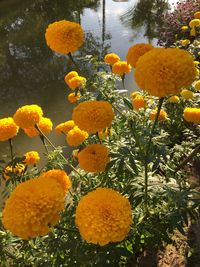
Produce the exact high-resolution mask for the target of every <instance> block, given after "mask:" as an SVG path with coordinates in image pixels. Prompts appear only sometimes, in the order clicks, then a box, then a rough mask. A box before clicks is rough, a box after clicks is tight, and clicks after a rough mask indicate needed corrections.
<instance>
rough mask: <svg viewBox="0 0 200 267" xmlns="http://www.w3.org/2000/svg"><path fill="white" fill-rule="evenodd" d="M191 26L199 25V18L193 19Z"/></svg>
mask: <svg viewBox="0 0 200 267" xmlns="http://www.w3.org/2000/svg"><path fill="white" fill-rule="evenodd" d="M189 26H190V28H194V27H198V26H200V20H199V19H193V20H191V21H190V22H189Z"/></svg>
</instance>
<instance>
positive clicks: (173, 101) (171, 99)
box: [168, 95, 180, 103]
mask: <svg viewBox="0 0 200 267" xmlns="http://www.w3.org/2000/svg"><path fill="white" fill-rule="evenodd" d="M168 101H169V102H170V103H178V102H179V101H180V98H179V97H178V96H177V95H173V96H171V97H170V98H169V99H168Z"/></svg>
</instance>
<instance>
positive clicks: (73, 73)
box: [64, 71, 78, 86]
mask: <svg viewBox="0 0 200 267" xmlns="http://www.w3.org/2000/svg"><path fill="white" fill-rule="evenodd" d="M77 76H78V73H77V72H76V71H70V72H69V73H67V75H65V78H64V80H65V82H66V84H67V85H68V86H69V84H68V83H69V80H71V79H72V78H74V77H77Z"/></svg>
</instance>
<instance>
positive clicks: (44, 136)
mask: <svg viewBox="0 0 200 267" xmlns="http://www.w3.org/2000/svg"><path fill="white" fill-rule="evenodd" d="M35 128H36V129H37V130H38V132H39V133H40V135H41V136H43V138H44V139H45V140H46V141H47V142H48V143H49V144H50V145H51V146H52V147H53V149H55V150H56V147H55V146H54V144H53V143H52V142H51V140H50V139H49V138H48V137H47V136H46V135H45V134H44V133H43V132H42V131H41V129H40V128H39V127H38V125H37V124H35ZM60 156H61V158H62V159H63V160H64V161H65V163H66V164H67V165H68V166H69V167H70V168H71V169H72V170H73V171H74V172H76V173H77V174H78V175H79V176H80V177H81V178H84V177H83V176H82V175H81V174H80V173H79V172H78V171H77V169H76V168H75V167H74V166H73V165H72V164H70V163H69V162H68V160H67V159H66V158H65V157H64V156H63V154H62V153H60Z"/></svg>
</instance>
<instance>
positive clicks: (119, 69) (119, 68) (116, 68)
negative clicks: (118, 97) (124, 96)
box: [112, 61, 131, 76]
mask: <svg viewBox="0 0 200 267" xmlns="http://www.w3.org/2000/svg"><path fill="white" fill-rule="evenodd" d="M112 72H113V73H114V74H118V75H120V76H123V75H124V74H128V73H129V72H131V65H130V64H128V63H127V62H126V61H117V62H116V63H115V64H113V66H112Z"/></svg>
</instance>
